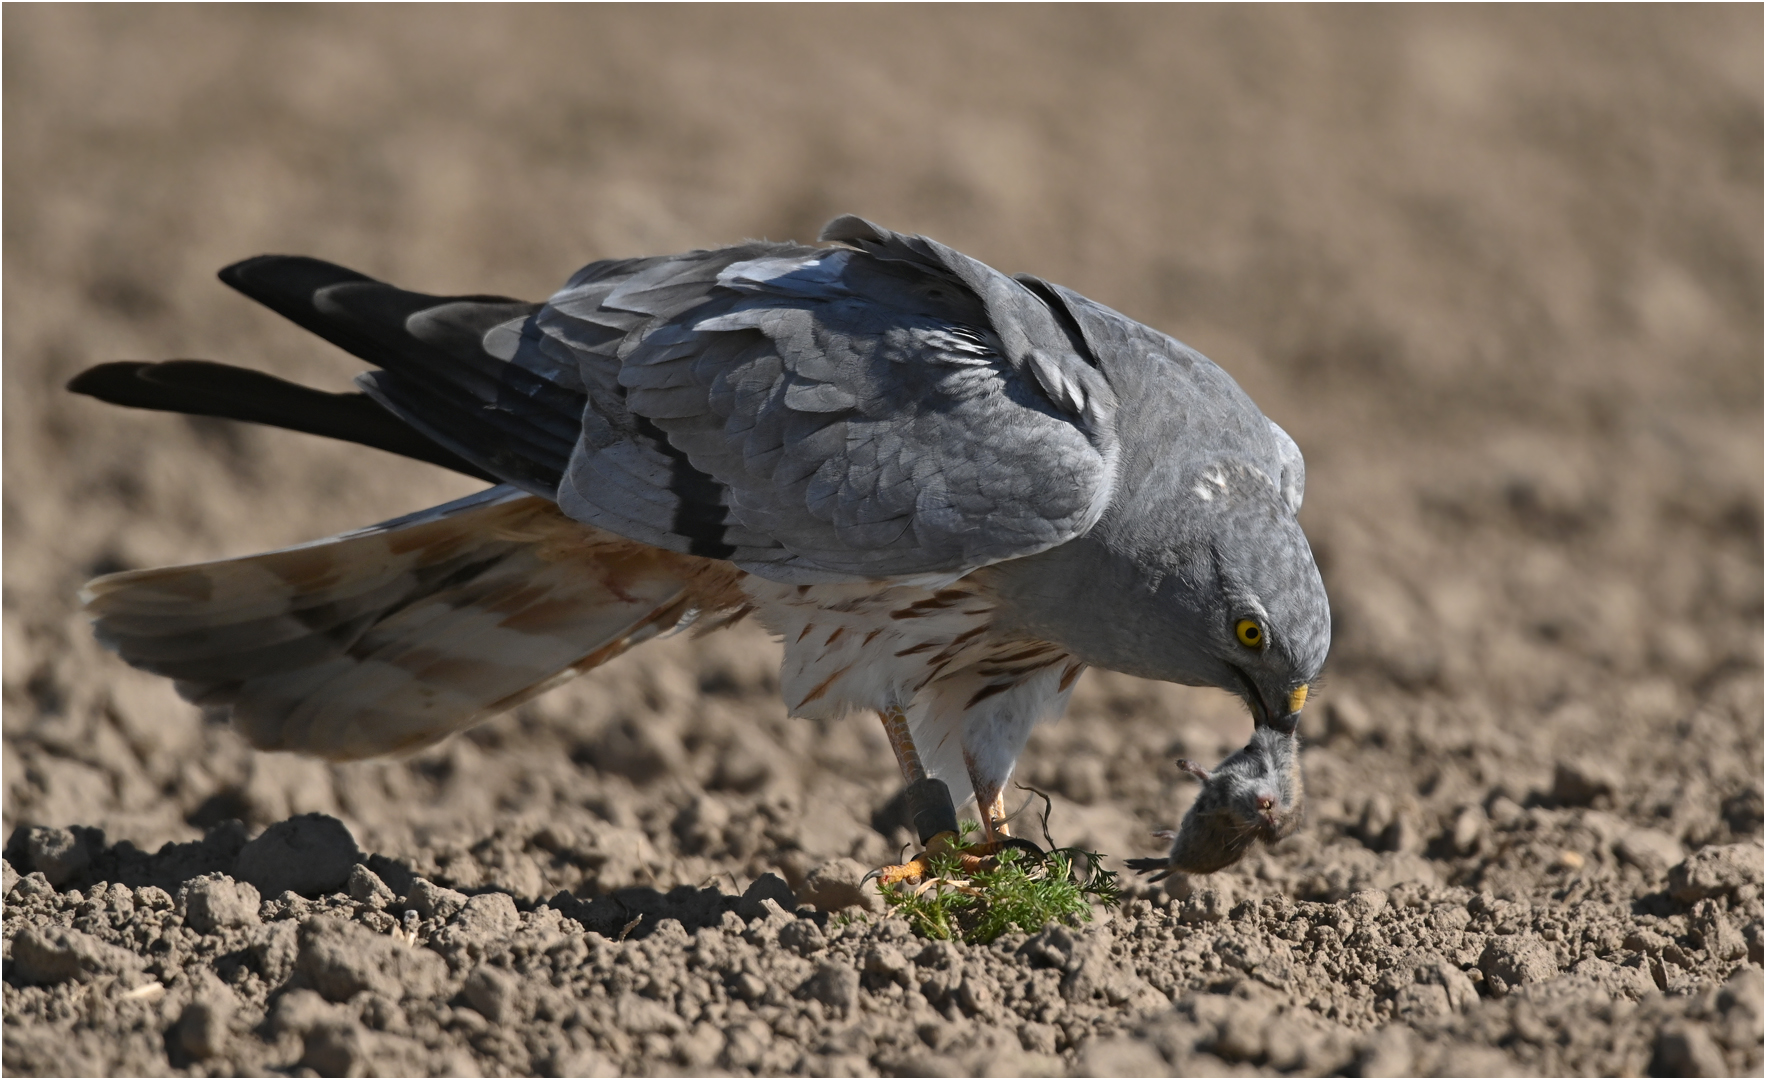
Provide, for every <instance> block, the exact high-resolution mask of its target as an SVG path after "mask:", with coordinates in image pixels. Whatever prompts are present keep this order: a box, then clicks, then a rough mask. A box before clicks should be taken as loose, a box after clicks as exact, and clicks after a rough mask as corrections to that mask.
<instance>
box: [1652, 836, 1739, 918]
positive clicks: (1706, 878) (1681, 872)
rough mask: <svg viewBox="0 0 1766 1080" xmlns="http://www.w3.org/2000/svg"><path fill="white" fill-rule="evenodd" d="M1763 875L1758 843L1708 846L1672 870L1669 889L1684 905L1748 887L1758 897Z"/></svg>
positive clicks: (1669, 873) (1669, 875)
mask: <svg viewBox="0 0 1766 1080" xmlns="http://www.w3.org/2000/svg"><path fill="white" fill-rule="evenodd" d="M1761 876H1762V875H1761V865H1760V848H1759V847H1758V846H1757V845H1754V844H1724V845H1721V846H1712V847H1705V848H1700V849H1699V850H1697V851H1695V852H1693V853H1692V854H1691V855H1690V856H1688V857H1687V858H1686V861H1684V862H1682V863H1680V864H1679V865H1677V866H1675V867H1674V868H1673V869H1672V870H1670V871H1669V872H1668V892H1669V894H1670V895H1672V896H1673V897H1674V899H1676V900H1678V901H1680V902H1681V903H1683V904H1693V903H1697V902H1698V901H1700V900H1704V899H1706V898H1708V897H1713V896H1723V895H1725V894H1727V893H1731V892H1738V891H1740V890H1748V889H1752V890H1754V895H1755V896H1756V897H1757V896H1758V895H1759V894H1758V890H1759V887H1760V881H1761Z"/></svg>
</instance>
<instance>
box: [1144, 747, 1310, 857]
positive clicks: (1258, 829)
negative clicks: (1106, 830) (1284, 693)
mask: <svg viewBox="0 0 1766 1080" xmlns="http://www.w3.org/2000/svg"><path fill="white" fill-rule="evenodd" d="M1177 764H1178V767H1179V768H1181V769H1183V771H1185V772H1187V773H1189V774H1190V775H1191V776H1194V777H1195V778H1196V779H1198V780H1200V781H1202V791H1201V794H1199V795H1197V796H1196V801H1195V802H1194V803H1193V804H1191V806H1190V809H1189V813H1187V814H1185V815H1184V818H1183V824H1182V825H1181V826H1179V827H1178V830H1177V832H1176V833H1175V834H1173V833H1170V832H1162V833H1158V834H1156V835H1159V836H1166V837H1172V843H1171V853H1170V854H1169V855H1167V856H1166V857H1165V858H1163V859H1130V860H1128V865H1129V867H1130V869H1133V870H1138V871H1140V872H1141V873H1143V874H1152V875H1153V878H1152V880H1154V881H1159V880H1162V879H1164V878H1166V877H1169V876H1170V875H1171V874H1173V873H1175V872H1177V871H1179V870H1181V871H1183V872H1184V873H1187V874H1212V873H1213V872H1214V871H1216V870H1222V869H1225V868H1226V867H1228V866H1231V865H1232V864H1233V863H1236V862H1238V861H1239V860H1240V859H1241V858H1243V857H1244V855H1245V852H1246V851H1247V850H1249V849H1250V847H1251V845H1252V844H1253V843H1254V842H1256V841H1258V840H1262V841H1263V842H1264V843H1268V844H1273V843H1275V842H1276V841H1277V840H1280V839H1282V838H1283V837H1284V836H1290V835H1292V834H1293V832H1294V830H1295V829H1298V828H1299V827H1300V819H1301V817H1302V814H1303V811H1304V809H1305V796H1304V793H1303V791H1302V787H1301V782H1300V740H1299V737H1298V736H1296V735H1294V734H1292V733H1283V732H1280V731H1277V730H1276V729H1275V728H1273V727H1259V728H1257V730H1256V731H1255V732H1253V733H1252V735H1251V741H1250V742H1249V743H1247V744H1245V748H1244V749H1242V750H1240V751H1238V752H1237V753H1235V754H1233V755H1232V756H1231V757H1229V758H1227V759H1226V760H1225V761H1223V762H1221V763H1220V764H1219V765H1218V766H1217V767H1216V768H1215V769H1214V770H1213V771H1212V772H1210V771H1209V770H1207V769H1204V768H1202V767H1201V766H1200V765H1197V764H1196V763H1195V762H1193V761H1189V760H1180V761H1178V763H1177Z"/></svg>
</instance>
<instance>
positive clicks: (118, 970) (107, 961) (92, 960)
mask: <svg viewBox="0 0 1766 1080" xmlns="http://www.w3.org/2000/svg"><path fill="white" fill-rule="evenodd" d="M141 967H142V963H141V960H140V958H139V957H137V956H135V954H133V953H130V952H126V951H124V950H122V949H119V948H117V947H116V946H115V945H107V944H105V943H104V942H102V941H99V940H98V939H97V938H95V937H93V936H92V935H90V934H84V933H81V932H80V931H78V930H74V929H71V928H70V927H66V926H33V927H27V928H26V929H24V930H21V931H19V933H18V936H17V937H15V938H13V939H12V963H11V964H9V965H7V974H8V975H9V976H11V977H12V978H14V979H17V980H18V981H19V982H24V983H59V982H67V981H68V980H70V979H72V980H75V981H78V982H91V981H92V980H93V979H96V978H99V977H100V976H104V975H124V974H130V973H134V972H138V971H140V970H141Z"/></svg>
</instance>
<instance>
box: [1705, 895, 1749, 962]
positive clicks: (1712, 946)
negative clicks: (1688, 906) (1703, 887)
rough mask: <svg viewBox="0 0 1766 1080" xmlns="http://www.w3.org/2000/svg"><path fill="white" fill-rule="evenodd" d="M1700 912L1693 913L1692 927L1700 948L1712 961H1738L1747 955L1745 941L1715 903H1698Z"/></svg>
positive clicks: (1746, 943) (1708, 901)
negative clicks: (1709, 955)
mask: <svg viewBox="0 0 1766 1080" xmlns="http://www.w3.org/2000/svg"><path fill="white" fill-rule="evenodd" d="M1699 908H1700V909H1701V910H1698V911H1695V912H1694V918H1693V927H1694V929H1695V930H1696V931H1697V932H1698V936H1699V941H1700V943H1701V945H1700V947H1701V948H1703V949H1704V950H1705V951H1706V952H1708V953H1710V954H1711V958H1712V959H1714V960H1740V959H1741V958H1742V957H1744V956H1746V955H1747V954H1748V942H1747V939H1746V938H1744V937H1742V934H1741V931H1740V930H1738V929H1736V927H1735V926H1734V924H1732V923H1731V922H1730V921H1729V919H1728V918H1726V917H1725V915H1724V913H1723V911H1722V909H1720V908H1718V907H1717V906H1716V902H1715V901H1711V900H1701V901H1699Z"/></svg>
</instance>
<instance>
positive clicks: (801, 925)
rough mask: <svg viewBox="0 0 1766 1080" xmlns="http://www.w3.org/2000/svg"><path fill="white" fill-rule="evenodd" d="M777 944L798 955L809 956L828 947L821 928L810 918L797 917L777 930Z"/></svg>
mask: <svg viewBox="0 0 1766 1080" xmlns="http://www.w3.org/2000/svg"><path fill="white" fill-rule="evenodd" d="M779 944H780V945H782V946H784V947H785V948H787V949H790V950H791V951H792V952H794V953H796V954H797V955H799V956H809V955H811V954H813V953H818V952H821V951H822V950H823V949H825V948H827V947H828V940H827V938H825V937H823V936H822V928H821V927H819V926H817V925H816V924H815V921H814V920H812V919H798V920H796V921H794V922H791V923H788V924H786V925H785V926H784V927H783V928H782V929H780V931H779Z"/></svg>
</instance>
